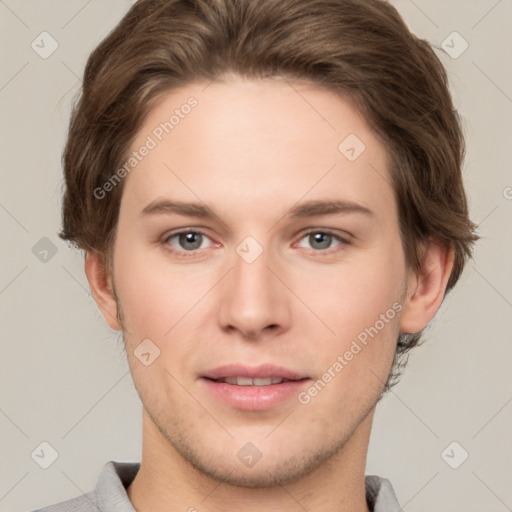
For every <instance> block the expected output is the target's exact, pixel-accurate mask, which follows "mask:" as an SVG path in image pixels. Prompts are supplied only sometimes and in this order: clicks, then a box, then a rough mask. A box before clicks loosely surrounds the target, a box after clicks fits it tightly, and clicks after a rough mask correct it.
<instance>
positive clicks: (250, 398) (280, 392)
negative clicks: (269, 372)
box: [201, 378, 310, 411]
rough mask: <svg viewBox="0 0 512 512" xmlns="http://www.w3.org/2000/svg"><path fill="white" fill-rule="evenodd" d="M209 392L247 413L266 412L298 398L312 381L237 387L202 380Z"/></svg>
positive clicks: (304, 380)
mask: <svg viewBox="0 0 512 512" xmlns="http://www.w3.org/2000/svg"><path fill="white" fill-rule="evenodd" d="M201 380H202V381H203V382H204V383H205V385H206V387H207V389H208V391H209V392H210V393H211V394H213V395H214V396H216V397H217V398H219V399H220V400H222V401H223V402H224V403H226V404H228V405H230V406H231V407H234V408H236V409H243V410H246V411H264V410H267V409H272V408H273V407H276V406H277V405H279V404H281V403H283V402H285V401H286V400H290V398H292V397H296V396H297V395H298V394H299V393H300V391H301V390H302V389H303V388H304V387H305V386H307V385H308V383H309V381H310V379H303V380H295V381H288V382H281V383H280V384H270V385H269V386H237V385H235V384H227V383H226V382H216V381H214V380H210V379H206V378H202V379H201Z"/></svg>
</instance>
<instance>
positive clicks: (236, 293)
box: [219, 237, 290, 337]
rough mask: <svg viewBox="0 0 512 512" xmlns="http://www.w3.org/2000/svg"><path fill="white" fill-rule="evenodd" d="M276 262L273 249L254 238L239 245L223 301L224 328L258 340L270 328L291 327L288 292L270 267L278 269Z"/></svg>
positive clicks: (222, 316)
mask: <svg viewBox="0 0 512 512" xmlns="http://www.w3.org/2000/svg"><path fill="white" fill-rule="evenodd" d="M273 260H274V258H273V255H272V252H271V250H270V249H265V248H264V247H262V246H261V245H260V244H259V243H258V242H256V240H255V239H251V237H247V239H245V240H244V241H243V242H242V243H240V244H239V245H238V247H237V248H236V254H235V255H234V258H233V269H232V271H231V272H230V273H229V279H228V280H227V281H226V282H225V283H224V284H225V286H224V288H223V297H222V299H221V311H220V319H219V320H220V322H221V324H222V325H223V327H224V328H226V327H231V328H235V329H237V330H238V331H240V332H241V333H243V334H244V336H249V337H255V336H257V335H258V334H259V333H260V332H261V331H262V330H263V329H265V328H266V327H270V326H273V328H274V329H275V328H276V326H277V327H280V328H281V329H283V328H285V327H287V326H288V323H289V320H290V311H289V305H288V302H287V301H288V297H287V295H286V290H285V289H284V287H283V285H282V283H280V281H279V280H278V279H277V278H276V276H275V275H274V274H273V272H271V271H270V270H269V268H268V267H270V268H272V267H273V266H275V265H273Z"/></svg>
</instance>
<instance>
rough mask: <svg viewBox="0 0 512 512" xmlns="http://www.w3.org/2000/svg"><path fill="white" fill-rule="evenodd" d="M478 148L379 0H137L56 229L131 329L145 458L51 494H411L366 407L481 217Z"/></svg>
mask: <svg viewBox="0 0 512 512" xmlns="http://www.w3.org/2000/svg"><path fill="white" fill-rule="evenodd" d="M463 155H464V141H463V137H462V133H461V130H460V125H459V121H458V117H457V114H456V112H455V111H454V109H453V105H452V102H451V98H450V95H449V92H448V88H447V79H446V74H445V72H444V69H443V67H442V65H441V63H440V62H439V60H438V59H437V57H436V56H435V54H434V52H433V51H432V50H431V48H430V46H429V45H428V44H427V43H426V42H424V41H421V40H418V39H417V38H415V37H414V36H413V35H412V34H411V33H410V32H409V31H408V29H407V28H406V26H405V24H404V23H403V21H402V20H401V18H400V17H399V15H398V13H397V12H396V10H395V9H394V8H393V7H392V6H391V5H389V4H388V3H386V2H384V1H381V0H280V1H278V2H276V1H275V0H251V1H250V2H249V1H246V0H194V1H191V0H140V1H139V2H137V3H136V4H135V5H134V6H133V7H132V9H131V10H130V11H129V12H128V14H127V15H126V16H125V17H124V18H123V20H122V21H121V22H120V24H119V25H118V26H117V27H116V29H115V30H114V31H113V32H112V33H111V34H110V35H109V36H108V37H107V38H106V39H105V40H104V41H103V42H102V43H101V44H100V45H99V47H98V48H97V49H96V50H95V51H94V52H93V54H92V55H91V57H90V58H89V61H88V64H87V67H86V70H85V74H84V82H83V91H82V95H81V99H80V102H79V103H78V104H77V106H76V109H75V111H74V113H73V116H72V120H71V124H70V130H69V137H68V141H67V145H66V150H65V154H64V166H65V177H66V194H65V197H64V205H63V225H64V227H63V231H62V233H61V236H62V238H63V239H65V240H69V241H72V242H74V243H75V244H76V245H77V246H78V247H80V248H81V249H83V250H84V251H85V253H86V260H85V270H86V274H87V278H88V280H89V283H90V286H91V290H92V292H93V295H94V297H95V299H96V302H97V304H98V307H99V308H100V310H101V311H102V313H103V316H104V317H105V320H106V321H107V322H108V324H109V325H110V326H111V327H112V328H113V329H115V330H119V331H122V332H123V337H124V342H125V347H126V353H127V359H128V363H129V367H130V370H131V374H132V377H133V379H134V383H135V386H136V388H137V391H138V393H139V396H140V398H141V401H142V404H143V411H142V415H143V455H142V461H141V463H140V466H139V464H134V463H133V464H123V463H117V462H112V461H111V462H109V463H108V464H106V465H105V467H104V469H103V472H102V474H101V475H100V479H99V481H98V484H97V486H96V488H95V490H94V491H91V493H88V494H86V495H84V496H81V497H78V498H76V499H74V500H71V501H68V502H65V503H63V504H59V505H54V506H53V507H48V508H46V509H43V510H45V511H46V512H58V511H64V510H77V511H89V510H91V511H92V510H101V511H116V512H117V511H119V512H121V511H123V512H124V511H133V510H138V511H143V512H145V511H154V512H159V511H164V510H165V511H167V512H168V511H178V510H189V511H193V510H199V511H212V512H213V511H221V510H222V511H225V510H234V509H241V510H244V511H249V512H251V511H253V510H258V511H261V510H269V511H270V510H280V511H295V510H311V511H314V510H333V511H334V510H336V511H351V512H367V511H374V512H387V511H397V510H400V505H399V503H398V500H397V498H396V496H395V493H394V491H393V488H392V486H391V484H390V482H389V481H388V480H386V479H384V478H380V477H378V476H366V477H365V462H366V455H367V449H368V443H369V438H370V433H371V425H372V420H373V415H374V412H375V407H376V404H377V403H378V401H379V400H380V398H381V397H382V396H383V394H384V393H385V392H386V391H387V390H388V389H389V388H390V387H391V386H392V385H393V384H394V383H395V382H396V380H397V378H398V375H399V368H400V363H403V357H404V356H405V355H406V354H407V352H408V350H410V349H411V348H412V347H414V346H415V345H417V344H418V342H419V341H420V336H421V331H422V330H423V329H424V327H425V326H426V325H427V324H428V323H429V321H430V320H431V319H432V318H433V317H434V315H435V313H436V312H437V310H438V309H439V307H440V305H441V303H442V301H443V298H444V296H445V294H446V292H447V291H449V290H450V289H451V288H452V287H453V286H454V285H455V283H456V282H457V280H458V278H459V276H460V274H461V272H462V270H463V267H464V263H465V261H466V259H467V257H469V256H470V255H471V246H472V244H473V242H474V241H475V240H476V239H477V236H476V235H475V234H474V228H475V226H474V224H472V223H471V221H470V220H469V218H468V212H467V205H466V198H465V193H464V189H463V184H462V177H461V165H462V159H463ZM187 246H188V247H187Z"/></svg>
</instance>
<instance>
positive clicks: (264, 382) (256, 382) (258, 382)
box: [219, 377, 286, 386]
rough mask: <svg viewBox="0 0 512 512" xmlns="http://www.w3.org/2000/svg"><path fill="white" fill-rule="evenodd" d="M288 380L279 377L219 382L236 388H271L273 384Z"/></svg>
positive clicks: (227, 378) (245, 378) (235, 378)
mask: <svg viewBox="0 0 512 512" xmlns="http://www.w3.org/2000/svg"><path fill="white" fill-rule="evenodd" d="M284 380H286V379H281V378H279V377H266V378H256V379H251V378H250V377H226V378H225V379H220V380H219V382H226V383H227V384H233V385H236V386H270V385H271V384H280V383H281V382H283V381H284Z"/></svg>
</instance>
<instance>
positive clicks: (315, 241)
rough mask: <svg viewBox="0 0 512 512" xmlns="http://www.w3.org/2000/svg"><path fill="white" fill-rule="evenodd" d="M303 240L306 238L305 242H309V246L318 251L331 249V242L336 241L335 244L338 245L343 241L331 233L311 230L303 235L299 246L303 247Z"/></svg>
mask: <svg viewBox="0 0 512 512" xmlns="http://www.w3.org/2000/svg"><path fill="white" fill-rule="evenodd" d="M303 240H306V243H308V244H309V248H311V249H316V250H319V251H323V250H325V249H331V248H332V247H333V246H332V243H333V242H336V245H340V244H341V243H342V242H343V241H342V240H341V238H340V237H338V236H336V235H332V234H331V233H325V232H324V231H312V232H311V233H308V234H307V235H305V236H303V237H302V238H301V242H299V247H305V246H304V245H302V241H303ZM306 247H307V246H306Z"/></svg>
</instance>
